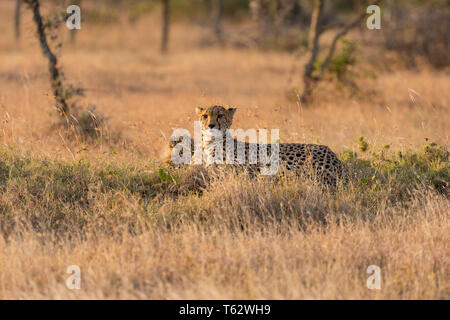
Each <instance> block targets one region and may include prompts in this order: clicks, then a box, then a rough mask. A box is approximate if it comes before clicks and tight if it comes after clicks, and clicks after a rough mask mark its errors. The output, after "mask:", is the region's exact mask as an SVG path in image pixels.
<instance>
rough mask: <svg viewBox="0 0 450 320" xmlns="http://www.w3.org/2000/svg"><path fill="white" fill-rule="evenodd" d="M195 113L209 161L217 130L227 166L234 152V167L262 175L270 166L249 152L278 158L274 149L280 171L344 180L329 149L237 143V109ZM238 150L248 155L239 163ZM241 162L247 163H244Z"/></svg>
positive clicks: (214, 108)
mask: <svg viewBox="0 0 450 320" xmlns="http://www.w3.org/2000/svg"><path fill="white" fill-rule="evenodd" d="M195 111H196V113H197V116H198V117H199V120H200V122H201V126H202V135H203V139H202V152H203V154H204V159H208V157H210V156H216V155H215V154H214V151H215V150H217V145H214V143H215V141H214V139H209V138H205V137H206V136H208V135H209V134H210V132H211V131H212V130H215V131H216V132H217V131H218V132H219V133H220V134H222V136H223V139H221V141H220V143H222V144H223V146H222V155H223V163H227V162H228V158H227V160H225V158H226V157H228V154H229V152H230V151H231V152H232V153H231V155H232V157H233V159H232V160H234V161H233V163H238V164H240V165H242V164H243V165H245V166H248V167H250V168H256V169H257V170H258V171H259V170H260V169H261V168H262V167H264V166H267V163H260V161H259V160H260V159H251V158H249V157H251V154H252V152H250V151H251V150H253V151H256V152H254V154H257V155H262V154H265V155H267V157H270V156H271V155H272V156H273V155H274V154H276V153H273V151H275V150H276V148H275V147H276V146H278V147H279V149H278V157H277V159H275V161H277V164H279V165H280V167H281V168H284V169H286V170H289V171H295V172H297V173H301V172H303V173H306V174H311V173H312V175H313V176H314V177H315V178H317V179H318V180H319V181H322V182H324V183H325V184H327V185H334V186H335V185H336V183H337V179H338V178H340V177H341V176H342V171H343V165H342V163H341V162H340V161H339V159H338V158H337V156H336V155H335V154H334V153H333V151H331V150H330V148H329V147H327V146H323V145H316V144H300V143H280V144H278V145H274V144H261V143H249V142H245V141H238V140H237V139H236V138H234V137H232V136H231V134H230V127H231V124H232V122H233V116H234V114H235V112H236V108H224V107H222V106H212V107H207V108H201V107H197V108H196V110H195ZM185 139H186V137H184V140H183V139H180V140H177V141H171V142H170V144H169V151H171V150H172V149H173V148H174V147H175V145H176V144H177V143H180V142H181V140H183V141H184V142H186V140H185ZM189 142H191V141H189ZM190 145H191V157H193V156H194V144H193V143H191V144H190ZM227 145H228V147H227ZM230 146H231V147H230ZM219 147H220V146H219ZM239 147H241V150H244V152H245V153H244V159H242V157H241V158H240V159H239V152H238V150H239ZM227 148H228V149H227ZM227 153H228V154H227ZM169 158H170V157H166V162H170V160H169ZM242 160H244V162H243V161H242ZM273 160H274V159H273V158H271V161H273Z"/></svg>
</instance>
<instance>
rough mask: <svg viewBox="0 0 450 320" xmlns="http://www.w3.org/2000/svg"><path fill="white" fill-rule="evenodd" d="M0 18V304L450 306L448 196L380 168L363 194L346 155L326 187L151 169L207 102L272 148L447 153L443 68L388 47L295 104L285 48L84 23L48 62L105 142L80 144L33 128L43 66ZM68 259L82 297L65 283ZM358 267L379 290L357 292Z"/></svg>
mask: <svg viewBox="0 0 450 320" xmlns="http://www.w3.org/2000/svg"><path fill="white" fill-rule="evenodd" d="M12 12H13V4H12V1H2V2H1V3H0V30H2V31H3V33H2V37H0V114H1V117H2V126H1V127H2V131H0V134H1V138H2V145H3V146H2V153H1V154H2V156H1V158H0V159H1V161H0V164H1V165H0V176H1V179H2V180H1V182H2V185H1V186H2V190H1V196H0V230H1V231H2V233H3V235H7V237H0V257H1V258H0V298H8V299H10V298H21V299H34V298H46V299H58V298H101V299H103V298H133V299H134V298H136V299H143V298H145V299H177V298H179V299H195V298H201V299H205V298H212V299H227V298H231V299H234V298H241V299H247V298H255V299H266V298H267V299H324V298H329V299H351V298H354V299H372V298H373V299H380V298H385V299H448V298H450V279H449V276H448V275H449V274H450V272H449V271H450V267H449V257H448V256H449V252H450V248H449V244H450V241H449V240H450V239H449V236H448V235H449V234H450V219H449V218H450V217H449V212H450V201H449V198H448V189H445V190H444V192H442V190H441V192H439V191H436V190H434V188H433V186H432V183H429V182H425V181H423V182H420V181H419V182H418V181H414V182H411V184H409V183H408V180H403V178H402V177H400V174H397V175H395V174H393V173H386V172H387V170H386V171H383V172H385V173H380V172H381V171H380V172H377V173H376V175H377V178H376V179H377V180H376V181H379V182H376V183H380V185H378V186H377V185H376V183H375V182H374V183H373V185H370V186H369V187H368V188H367V189H364V188H363V187H361V185H358V183H359V182H360V181H361V180H359V179H361V178H366V177H367V175H366V173H365V170H366V169H365V168H364V166H363V165H361V164H352V163H349V164H350V169H352V170H354V171H352V174H353V175H354V177H353V178H352V179H350V182H349V184H348V185H345V186H342V189H340V190H339V191H338V192H337V193H327V192H324V191H323V190H321V189H320V188H318V187H317V186H314V185H313V184H312V183H310V182H305V181H303V180H302V179H298V178H295V177H288V178H286V179H284V178H281V179H280V180H277V179H271V180H267V179H263V178H258V179H256V180H255V179H254V180H250V179H248V178H247V177H245V176H236V175H229V176H218V177H214V176H213V177H212V179H210V178H211V177H209V176H208V174H207V173H204V177H205V178H203V176H202V174H201V173H202V172H198V171H199V169H198V168H191V169H179V170H178V169H176V170H175V169H167V170H169V172H170V173H171V174H173V175H174V177H175V176H176V177H177V179H178V180H177V183H175V184H172V183H169V182H168V181H164V179H162V178H161V177H159V176H158V170H159V164H158V163H157V162H156V163H154V161H157V159H158V156H159V152H160V151H159V150H160V148H161V145H162V144H164V143H165V141H166V139H167V138H168V137H169V136H170V134H171V132H172V130H173V129H174V128H177V127H184V128H187V129H189V130H191V131H192V129H193V123H192V121H193V120H194V112H193V109H194V107H195V106H197V105H204V104H211V103H219V104H229V105H233V106H236V107H237V108H238V111H237V114H236V117H235V118H236V120H235V124H234V127H236V128H237V127H241V128H243V129H247V128H279V129H280V135H281V140H282V141H301V142H308V143H317V142H318V143H322V144H327V145H329V146H330V147H331V148H332V149H333V150H335V151H336V152H337V153H341V152H343V151H344V150H346V149H352V150H357V146H358V144H357V142H356V138H357V137H359V136H364V137H365V139H366V140H367V141H368V142H369V144H370V145H371V146H379V145H382V144H385V143H389V144H390V145H391V149H393V150H395V151H402V152H405V150H407V149H409V148H412V149H414V150H418V148H419V146H422V145H423V143H424V138H429V139H431V140H432V141H435V142H436V143H438V144H439V145H444V146H448V138H449V137H448V128H449V125H450V121H449V117H448V114H449V109H448V107H449V102H450V94H449V91H448V87H449V85H450V80H449V76H448V72H445V71H433V70H431V69H430V68H428V67H427V66H426V65H424V66H423V68H422V69H421V70H405V69H401V68H400V67H399V68H396V66H395V65H389V66H388V67H386V68H385V69H384V68H382V67H381V66H383V65H384V64H388V63H391V62H392V61H395V59H391V58H390V56H389V53H386V52H384V51H382V50H377V49H376V48H373V47H371V48H364V47H361V51H362V53H361V54H360V58H359V59H360V61H359V63H358V64H357V68H361V70H362V71H358V72H357V74H358V75H359V78H358V79H357V80H356V82H357V84H358V87H359V88H360V89H361V90H360V91H359V93H355V94H351V92H350V90H349V89H348V88H346V89H343V90H339V89H336V86H335V84H334V83H331V82H330V83H324V84H322V85H321V88H320V90H321V92H322V94H321V95H320V97H318V99H317V102H316V104H315V105H314V106H312V107H305V106H301V105H298V104H297V103H296V102H292V101H290V100H288V99H287V98H286V92H287V91H288V90H290V89H291V88H292V87H295V86H298V85H299V84H298V82H297V81H294V82H293V83H291V84H288V81H287V79H288V78H289V73H290V70H291V68H292V66H293V64H294V63H296V64H298V63H300V64H301V60H300V62H296V61H295V60H294V56H293V55H292V54H289V53H285V52H277V51H269V52H263V51H259V50H257V49H245V50H243V49H235V48H225V49H219V48H216V47H200V46H199V43H200V42H201V39H202V37H203V36H204V33H205V32H206V31H205V30H204V27H198V26H194V25H190V24H186V23H183V22H178V23H175V24H174V25H173V30H172V31H173V32H172V38H171V45H170V54H168V55H166V56H162V55H160V53H159V24H158V21H157V19H155V17H154V16H147V17H143V18H142V19H141V20H139V21H138V22H137V23H136V24H134V25H130V24H129V23H127V22H126V21H125V19H123V21H121V23H120V25H92V24H86V25H83V29H82V31H81V32H80V33H79V35H78V38H77V43H76V45H72V44H70V43H69V42H68V41H65V42H64V47H63V50H62V52H61V53H60V56H61V64H62V66H63V69H64V71H65V74H66V76H67V79H68V81H69V82H74V83H80V84H81V85H82V86H83V87H85V88H87V89H88V91H87V96H86V98H84V99H83V102H85V103H93V104H95V105H97V107H98V109H99V110H100V111H101V112H102V113H103V114H105V115H106V116H110V117H111V118H110V120H109V121H108V127H109V130H108V132H107V135H109V136H110V137H111V138H110V139H107V138H105V139H104V140H101V141H100V143H98V144H97V145H88V144H84V143H82V142H80V141H79V140H77V139H69V138H68V137H67V136H66V135H64V134H63V133H62V132H61V133H58V132H55V131H51V130H50V126H51V123H52V122H54V121H56V118H55V116H54V115H53V114H54V113H55V112H54V108H53V106H52V98H51V96H49V82H48V75H47V73H46V72H47V66H46V61H45V60H44V58H43V57H42V55H41V53H40V50H39V47H38V43H37V41H36V39H35V37H34V26H33V24H32V23H31V17H30V14H29V13H28V12H24V15H23V28H24V31H23V38H22V39H21V41H20V43H15V41H14V38H13V30H12V26H13V24H12V18H11V17H12V16H13V14H12ZM230 28H231V26H230ZM63 36H65V37H67V34H64V35H63ZM355 36H356V35H355ZM392 63H394V62H392ZM374 66H376V67H374ZM387 70H390V71H387ZM392 70H394V71H392ZM374 71H376V77H372V76H369V75H371V74H372V73H373V72H374ZM409 89H412V90H414V91H411V90H409ZM414 92H417V93H418V94H419V95H417V94H416V93H414ZM410 94H412V95H413V98H414V99H411V97H410ZM10 149H12V150H10ZM23 150H29V151H30V154H25V153H23ZM44 154H45V156H43V155H44ZM367 158H370V156H367ZM8 159H9V160H8ZM11 159H12V160H11ZM80 160H81V162H80ZM83 161H84V162H83ZM84 163H88V164H87V165H86V167H84ZM117 163H118V164H117ZM433 165H435V166H436V167H439V166H443V168H444V170H448V163H447V164H443V165H442V164H441V163H437V164H433ZM110 166H112V167H110ZM430 167H432V165H430ZM110 168H113V169H110ZM439 168H441V167H439ZM108 170H109V171H108ZM164 170H166V169H164ZM171 170H175V171H171ZM200 171H201V170H200ZM413 172H414V174H415V171H413ZM447 172H448V171H447ZM414 174H413V175H414ZM208 177H209V178H208ZM370 177H371V176H370ZM370 177H369V178H370ZM444 177H445V175H444ZM378 179H379V180H378ZM205 180H206V181H205ZM273 180H275V181H273ZM405 181H406V182H405ZM446 182H447V183H448V180H447V181H446ZM371 186H373V188H371ZM447 186H448V185H447ZM204 187H206V189H205V188H204ZM74 264H75V265H79V266H80V267H81V272H82V284H81V286H82V287H81V290H69V289H67V288H66V286H65V281H66V278H67V277H68V275H67V274H66V273H65V271H66V268H67V266H68V265H74ZM369 265H378V266H380V267H381V272H382V273H381V275H382V289H381V290H368V289H367V287H366V280H367V277H368V276H369V275H368V274H366V269H367V267H368V266H369Z"/></svg>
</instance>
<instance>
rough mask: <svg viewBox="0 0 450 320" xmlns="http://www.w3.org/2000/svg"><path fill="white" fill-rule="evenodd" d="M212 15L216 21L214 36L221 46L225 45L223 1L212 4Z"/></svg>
mask: <svg viewBox="0 0 450 320" xmlns="http://www.w3.org/2000/svg"><path fill="white" fill-rule="evenodd" d="M212 6H213V7H212V15H213V21H214V34H215V35H216V38H217V41H218V42H219V44H220V45H223V44H224V39H223V30H222V18H223V10H224V4H223V0H214V1H213V4H212Z"/></svg>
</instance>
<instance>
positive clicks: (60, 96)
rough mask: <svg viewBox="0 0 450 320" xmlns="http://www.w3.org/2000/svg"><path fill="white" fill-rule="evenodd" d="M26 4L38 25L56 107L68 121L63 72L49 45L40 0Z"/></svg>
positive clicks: (26, 0)
mask: <svg viewBox="0 0 450 320" xmlns="http://www.w3.org/2000/svg"><path fill="white" fill-rule="evenodd" d="M25 2H26V3H27V4H29V6H30V8H31V10H32V11H33V20H34V23H35V25H36V29H37V35H38V38H39V43H40V45H41V49H42V53H43V54H44V56H45V57H46V58H47V60H48V67H49V72H50V80H51V84H52V91H53V95H54V96H55V100H56V107H57V109H58V111H59V112H60V114H61V115H62V116H63V117H66V119H68V116H69V105H68V103H67V100H66V98H65V92H64V91H65V90H64V87H63V84H62V78H61V72H60V71H59V68H58V60H57V58H56V56H55V54H54V53H53V52H52V50H51V49H50V47H49V45H48V41H47V36H46V34H45V27H44V24H43V22H42V16H41V12H40V8H39V0H25Z"/></svg>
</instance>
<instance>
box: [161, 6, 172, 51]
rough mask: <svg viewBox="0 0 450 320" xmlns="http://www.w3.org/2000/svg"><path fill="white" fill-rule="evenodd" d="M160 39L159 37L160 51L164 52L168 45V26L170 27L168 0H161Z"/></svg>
mask: <svg viewBox="0 0 450 320" xmlns="http://www.w3.org/2000/svg"><path fill="white" fill-rule="evenodd" d="M162 5H163V10H162V19H163V25H162V39H161V52H162V53H166V52H167V50H168V45H169V28H170V1H169V0H162Z"/></svg>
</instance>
